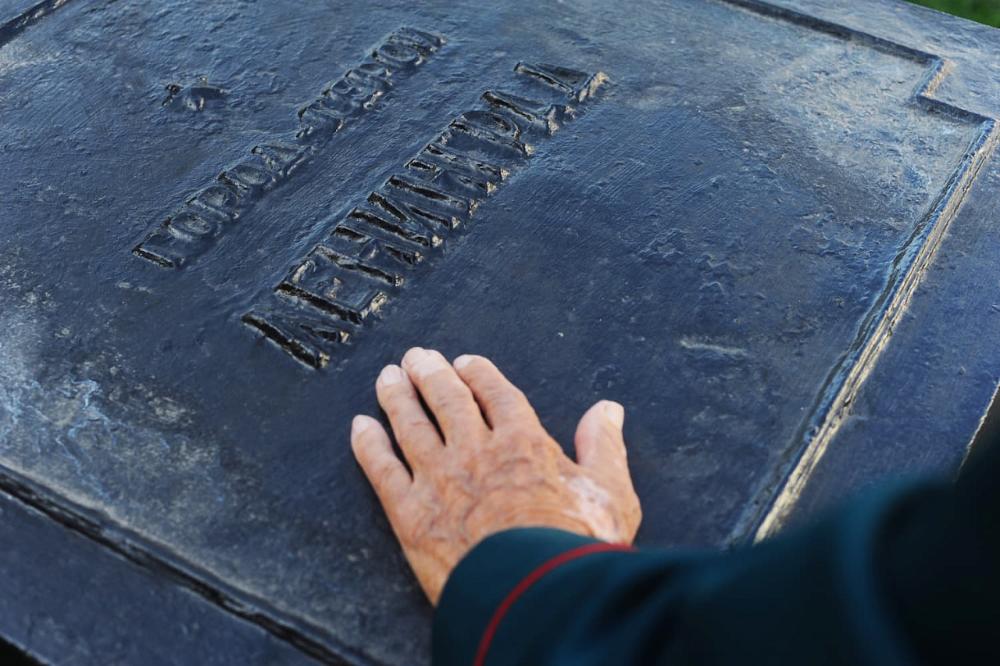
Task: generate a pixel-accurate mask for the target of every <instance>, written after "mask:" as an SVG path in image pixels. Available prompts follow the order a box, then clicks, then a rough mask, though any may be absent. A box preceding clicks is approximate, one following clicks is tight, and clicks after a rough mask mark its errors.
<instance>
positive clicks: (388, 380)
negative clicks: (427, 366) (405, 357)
mask: <svg viewBox="0 0 1000 666" xmlns="http://www.w3.org/2000/svg"><path fill="white" fill-rule="evenodd" d="M404 378H405V375H403V369H402V368H400V367H399V366H398V365H387V366H385V367H384V368H382V372H381V373H380V374H379V376H378V383H379V384H381V385H382V386H392V385H393V384H398V383H399V382H401V381H403V379H404Z"/></svg>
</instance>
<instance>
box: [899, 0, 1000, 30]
mask: <svg viewBox="0 0 1000 666" xmlns="http://www.w3.org/2000/svg"><path fill="white" fill-rule="evenodd" d="M910 2H914V3H916V4H918V5H923V6H924V7H933V8H934V9H940V10H941V11H943V12H948V13H950V14H956V15H957V16H964V17H965V18H967V19H972V20H973V21H979V22H980V23H985V24H986V25H992V26H994V27H996V28H1000V0H910Z"/></svg>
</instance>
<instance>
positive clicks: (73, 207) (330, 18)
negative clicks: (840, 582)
mask: <svg viewBox="0 0 1000 666" xmlns="http://www.w3.org/2000/svg"><path fill="white" fill-rule="evenodd" d="M998 34H1000V33H995V32H993V31H991V30H990V29H988V28H985V27H982V26H975V25H973V24H970V23H966V22H964V21H961V20H958V19H953V18H949V17H945V16H943V15H940V14H937V13H934V12H931V11H927V10H923V9H920V8H916V7H912V6H909V5H906V4H903V3H901V2H895V1H892V0H877V1H873V2H869V3H864V6H858V5H857V3H854V2H850V1H848V0H835V1H827V2H820V1H819V0H798V1H793V0H783V1H781V2H777V1H776V2H773V3H772V2H762V1H757V0H670V1H667V2H644V3H628V4H623V3H618V4H615V3H599V2H590V1H581V2H565V3H529V2H520V1H516V2H508V3H500V4H496V3H494V4H493V5H490V6H489V7H486V6H484V5H482V3H464V4H458V5H457V4H456V3H453V2H426V3H420V4H419V6H414V5H413V4H412V3H399V2H379V3H356V4H354V5H351V6H346V7H345V6H344V3H342V2H332V1H326V0H324V1H317V2H305V3H270V2H255V1H253V0H218V1H216V2H212V3H195V2H175V3H169V4H162V5H161V4H149V3H143V2H138V1H137V0H120V1H117V2H110V1H101V0H72V1H62V2H59V1H54V0H49V1H48V2H42V3H39V4H32V3H31V2H16V1H13V2H12V1H9V0H8V1H0V121H2V122H0V175H2V178H0V225H2V229H3V240H2V242H0V488H2V490H3V495H2V496H0V500H2V501H0V523H2V530H0V531H2V532H3V533H4V534H9V535H10V536H9V539H10V540H11V541H17V540H21V541H22V542H23V543H22V544H21V545H19V546H10V547H9V553H8V555H7V558H6V559H0V578H7V579H8V582H6V583H4V585H6V586H7V587H6V588H3V590H5V591H6V592H7V593H6V594H3V595H0V596H2V597H3V598H5V599H7V600H8V601H6V602H0V634H3V635H4V636H6V637H7V638H8V639H9V640H10V641H11V642H13V643H15V644H17V645H20V646H22V647H26V648H27V649H28V650H29V651H30V652H32V653H33V654H35V655H37V656H38V657H39V658H41V659H43V660H45V661H48V662H52V663H71V662H72V663H106V661H107V659H106V657H107V655H108V654H110V653H112V652H114V650H119V653H118V654H121V655H146V656H147V657H148V658H149V663H191V662H192V660H194V659H195V655H198V656H200V657H203V658H201V659H200V661H202V662H205V663H209V661H210V660H209V659H208V658H204V655H205V654H206V651H208V653H210V654H211V655H212V659H215V660H216V661H214V662H211V663H269V660H276V661H279V662H281V663H285V662H287V661H289V660H291V659H301V660H302V661H304V662H306V661H309V660H319V661H321V662H325V663H359V664H369V663H371V664H414V663H426V662H427V660H428V656H429V655H428V638H429V626H430V625H429V620H430V617H431V612H430V609H429V607H428V606H427V604H426V602H425V601H424V600H423V598H422V595H421V593H420V591H419V589H418V588H417V586H416V584H415V582H414V580H413V579H412V578H411V576H410V574H409V571H408V569H407V567H406V564H405V561H404V560H403V558H402V556H401V554H400V553H399V552H398V548H397V546H396V545H395V542H394V540H393V537H392V534H391V532H390V530H389V528H388V525H387V523H386V521H385V519H384V517H383V515H382V511H381V509H380V508H379V507H378V505H377V504H376V502H375V499H374V496H373V494H372V493H371V491H370V489H369V487H368V484H367V482H366V481H365V480H364V478H363V477H362V475H361V473H360V471H359V470H358V468H357V467H356V465H355V463H354V461H353V459H352V456H351V453H350V449H349V446H348V428H349V422H350V418H351V416H352V415H354V414H355V413H372V414H375V413H377V405H376V403H375V396H374V391H373V388H372V383H373V380H374V378H375V376H376V374H377V372H378V370H379V369H380V368H381V367H382V366H383V365H385V364H386V363H389V362H392V361H394V360H396V359H398V358H399V357H400V356H401V354H402V352H403V351H404V350H405V349H406V348H407V347H409V346H412V345H421V346H426V347H434V348H437V349H440V350H441V351H443V352H444V353H446V354H447V355H449V356H456V355H458V354H460V353H466V352H474V353H480V354H484V355H487V356H489V357H491V358H493V359H494V360H495V361H496V362H497V364H498V365H499V366H500V367H501V368H503V369H504V370H506V371H507V372H508V373H509V375H510V376H511V378H512V379H513V380H514V381H515V382H516V383H518V384H519V385H520V386H522V387H523V388H524V389H525V391H526V393H527V394H528V396H529V398H530V399H531V400H532V401H533V403H534V404H535V406H536V408H537V409H538V411H539V413H540V414H541V416H542V420H543V422H544V423H545V424H546V426H547V427H549V429H550V431H551V432H552V433H553V435H555V436H556V437H557V438H559V439H560V440H561V441H562V442H564V443H566V444H569V442H570V441H571V435H572V432H573V428H574V426H575V424H576V421H577V419H578V418H579V416H580V415H581V414H582V413H583V411H584V410H585V409H586V407H587V406H589V405H590V404H591V403H592V402H594V401H595V400H598V399H600V398H610V399H615V400H619V401H621V402H622V403H624V404H625V405H626V407H627V409H628V415H629V417H628V422H627V424H626V436H627V439H628V442H629V447H630V463H631V465H632V470H633V474H634V476H635V479H636V484H637V487H638V491H639V495H640V497H641V498H642V499H643V503H644V509H645V516H646V518H645V524H644V526H643V528H642V531H641V532H640V544H645V545H678V544H685V545H691V544H697V545H726V544H731V543H739V542H746V541H750V540H753V539H755V538H762V537H765V536H767V535H769V534H772V533H774V532H775V531H777V530H779V529H780V528H781V527H782V526H783V525H785V524H787V523H788V522H789V521H790V520H792V519H798V518H799V517H800V516H805V515H808V514H809V513H811V512H813V511H814V510H816V509H818V508H820V507H822V506H825V505H827V504H829V503H830V502H831V501H832V500H833V499H835V498H837V497H839V496H841V495H843V494H844V493H846V492H848V491H850V490H852V489H855V488H858V487H861V486H864V485H866V484H868V483H871V482H873V481H875V480H877V479H879V478H882V477H884V476H887V475H890V474H895V473H900V472H916V471H922V470H928V469H932V470H946V469H949V468H950V467H953V466H954V465H955V464H957V462H958V461H960V460H961V458H962V456H963V455H964V453H965V450H966V447H967V445H968V443H969V442H970V441H971V439H972V437H973V435H974V434H975V431H976V429H977V428H978V427H979V423H980V419H981V417H982V415H983V414H984V413H985V411H986V409H987V407H988V405H989V403H990V400H991V397H992V395H993V391H994V389H995V387H996V381H997V370H998V368H1000V326H998V323H997V322H998V318H1000V280H998V278H1000V261H998V260H1000V251H998V249H1000V244H998V242H1000V213H998V210H1000V207H998V204H1000V194H998V192H1000V166H998V163H997V158H996V155H995V148H996V144H997V137H998V134H997V131H998V130H997V128H996V118H997V117H998V113H1000V108H998V107H1000V101H998V100H1000V62H998V58H997V55H996V54H997V53H1000V51H998V47H1000V36H998ZM18 535H21V536H18ZM5 542H6V538H5ZM42 551H44V552H46V553H49V552H65V553H66V558H67V561H66V562H64V563H62V564H59V565H58V567H57V564H58V563H56V562H52V561H51V558H49V559H46V558H43V557H38V556H36V555H35V553H36V552H39V553H40V552H42ZM88 571H92V572H94V573H93V575H94V582H93V583H92V584H93V585H94V586H99V590H100V596H99V597H98V598H95V600H94V601H91V602H87V603H84V604H83V605H82V606H81V605H80V604H76V605H74V604H65V605H64V611H63V612H59V611H58V610H54V609H57V608H59V607H60V604H59V603H55V602H54V601H53V597H58V595H60V594H65V595H66V596H67V599H69V598H72V599H75V600H78V599H80V598H84V599H85V598H87V596H86V592H84V590H85V589H86V585H87V582H86V581H84V582H81V581H80V577H81V576H86V572H88ZM116 571H120V573H118V574H116V573H114V572H116ZM33 572H34V573H33ZM33 575H34V576H38V577H39V579H40V580H41V579H46V580H50V579H49V576H51V575H65V576H66V577H67V582H66V584H65V585H53V584H51V581H50V584H48V585H46V586H44V587H43V588H42V589H44V590H46V591H47V595H43V596H44V598H43V597H42V596H38V597H35V596H32V595H30V594H27V593H26V592H25V590H27V589H29V587H27V586H26V585H27V583H25V581H28V582H30V581H31V580H32V576H33ZM3 590H0V591H3ZM88 604H89V605H88ZM87 609H90V612H88V611H87ZM42 617H44V618H45V620H44V622H41V621H39V622H35V623H34V625H35V626H39V625H40V626H43V627H47V629H46V630H44V631H40V632H38V631H35V633H34V637H32V636H33V633H32V632H33V631H34V630H33V629H32V626H33V622H32V621H31V620H34V619H37V618H42ZM95 617H96V618H97V619H102V618H103V619H104V620H105V621H104V622H97V623H95V622H94V619H95ZM25 618H27V619H28V620H27V621H26V620H25ZM154 618H155V622H158V623H161V624H163V623H165V624H168V625H170V624H171V623H174V625H173V626H176V625H183V626H185V627H187V626H189V625H191V626H199V627H201V628H202V630H201V631H200V632H194V633H193V634H190V633H184V632H181V634H178V633H177V632H176V631H173V630H164V631H163V632H152V633H151V632H150V630H149V625H150V623H154ZM95 624H96V625H98V626H95ZM179 635H180V636H188V638H187V639H185V638H183V637H181V638H179V637H178V636H179ZM192 635H194V636H195V637H194V638H191V636H192ZM143 645H145V646H148V649H147V650H143ZM116 646H117V647H116ZM123 646H124V647H123ZM168 648H171V649H168ZM213 649H214V651H213Z"/></svg>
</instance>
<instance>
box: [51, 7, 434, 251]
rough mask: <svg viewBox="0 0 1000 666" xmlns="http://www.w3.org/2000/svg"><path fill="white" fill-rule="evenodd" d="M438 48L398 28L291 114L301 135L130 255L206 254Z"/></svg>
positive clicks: (225, 175)
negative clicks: (179, 227) (405, 53)
mask: <svg viewBox="0 0 1000 666" xmlns="http://www.w3.org/2000/svg"><path fill="white" fill-rule="evenodd" d="M64 1H65V0H64ZM387 45H390V46H391V47H392V49H390V50H391V52H392V53H396V54H397V55H401V54H402V52H401V51H400V50H399V49H406V48H408V49H410V57H408V58H405V59H401V58H400V57H389V56H386V57H383V58H381V60H379V59H376V58H375V55H376V54H382V55H385V54H386V53H388V51H385V52H383V51H382V49H385V48H387ZM443 45H444V38H443V37H440V36H437V35H432V34H431V33H428V32H422V31H420V30H416V29H414V28H407V27H403V28H399V29H397V30H396V31H395V32H393V33H392V34H390V35H389V36H388V37H386V38H385V39H384V40H383V42H382V44H381V45H379V46H378V47H376V48H375V49H374V50H372V51H371V52H370V53H369V55H368V58H369V60H366V61H364V62H362V63H361V64H359V65H357V66H355V67H353V68H351V69H348V70H347V71H346V72H345V73H344V75H343V76H342V77H341V78H340V79H339V80H337V81H335V82H333V83H330V84H327V85H326V86H324V87H323V89H322V91H321V93H320V95H319V96H318V97H317V98H316V99H314V100H312V101H310V102H309V103H307V104H306V105H304V106H303V107H301V108H300V109H299V110H298V111H297V112H296V116H297V119H298V123H299V129H298V130H296V131H295V132H294V135H289V136H276V137H274V138H273V139H272V140H271V141H268V142H265V143H263V144H259V145H256V146H254V147H253V148H251V149H250V151H249V156H248V157H246V158H245V159H243V160H242V161H241V162H239V163H238V164H236V165H234V166H231V167H229V168H227V169H225V170H223V171H222V172H221V173H220V174H219V176H218V178H217V182H216V183H214V184H213V185H211V186H209V187H207V188H205V189H204V190H202V191H201V192H199V193H198V194H196V195H194V196H192V197H190V198H188V199H187V200H186V201H185V202H184V204H182V206H181V207H180V208H179V209H178V210H176V211H175V212H174V213H172V214H171V215H170V216H169V217H167V218H166V221H164V222H162V223H160V224H158V225H155V226H154V227H153V229H151V230H149V231H148V232H147V233H146V234H145V236H144V237H143V238H142V240H141V241H139V243H138V244H136V245H135V247H133V248H132V253H133V254H134V255H135V256H137V257H139V258H141V259H145V260H147V261H150V262H151V263H153V264H155V265H157V266H160V267H163V268H174V269H179V268H182V267H184V266H186V265H188V264H190V263H191V262H192V261H194V260H195V259H196V258H197V257H199V256H200V255H202V254H204V253H205V252H208V251H209V250H210V249H211V248H212V247H213V246H214V242H215V240H216V239H217V238H219V237H220V236H221V235H222V234H224V233H226V231H227V229H228V228H229V226H230V224H231V223H232V222H235V221H236V220H237V219H239V218H240V217H241V216H244V215H245V214H246V213H247V212H249V211H250V210H251V209H252V208H253V207H254V206H255V205H256V204H257V203H258V202H259V201H260V200H261V198H262V197H263V196H264V194H265V193H266V192H269V191H271V190H272V189H274V188H276V187H278V186H280V185H281V184H282V183H283V182H285V181H286V180H288V178H289V177H290V176H291V175H292V173H293V172H294V171H296V170H297V169H299V168H300V167H301V166H303V165H304V164H306V163H307V162H308V161H309V159H310V157H312V156H313V155H315V154H316V153H317V152H318V151H320V150H326V149H328V148H329V145H328V144H329V142H330V141H331V140H332V138H333V136H335V135H336V134H337V133H339V132H340V131H341V130H342V129H343V128H344V127H345V125H346V124H347V123H349V122H353V121H356V120H357V119H359V118H360V117H362V116H363V115H364V114H365V113H366V112H368V111H370V110H371V109H372V108H374V107H375V105H376V104H377V103H378V101H379V100H381V99H382V98H383V97H384V96H385V95H386V94H388V93H389V92H390V91H391V90H392V88H393V86H394V83H393V82H394V81H396V80H397V79H401V78H402V77H404V76H407V75H409V74H412V73H413V72H414V71H415V70H416V68H417V66H418V65H421V64H423V63H424V62H426V61H427V59H428V58H429V57H430V56H431V54H433V53H434V52H436V51H437V50H438V49H440V48H441V47H442V46H443ZM220 188H221V189H220ZM209 191H212V192H213V193H214V194H215V199H216V200H215V201H214V202H213V204H206V202H204V201H202V200H201V199H200V197H201V196H202V195H203V194H204V193H206V192H209ZM220 193H221V197H220ZM205 214H212V215H214V216H215V217H218V218H219V220H220V221H221V222H222V223H221V224H215V225H209V223H208V222H207V221H206V222H205V224H204V226H205V227H206V228H208V229H209V230H208V231H206V232H205V233H184V232H180V233H177V232H176V230H175V229H172V228H171V221H172V220H175V219H178V218H179V219H186V220H189V221H191V222H192V224H191V226H192V227H194V226H196V223H197V221H198V220H199V219H200V216H202V215H205Z"/></svg>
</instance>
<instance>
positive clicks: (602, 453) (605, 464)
mask: <svg viewBox="0 0 1000 666" xmlns="http://www.w3.org/2000/svg"><path fill="white" fill-rule="evenodd" d="M624 423H625V408H624V407H622V406H621V405H619V404H618V403H617V402H611V401H610V400H602V401H600V402H598V403H597V404H596V405H594V406H593V407H591V408H590V409H588V410H587V413H586V414H584V415H583V418H582V419H580V424H579V425H578V426H577V428H576V437H575V438H574V443H575V444H576V460H577V462H578V463H579V464H580V466H581V467H588V468H590V469H593V470H595V471H599V472H602V473H611V474H615V475H621V474H624V475H625V476H626V477H628V461H627V460H626V455H625V438H624V437H623V435H622V425H623V424H624Z"/></svg>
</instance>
